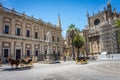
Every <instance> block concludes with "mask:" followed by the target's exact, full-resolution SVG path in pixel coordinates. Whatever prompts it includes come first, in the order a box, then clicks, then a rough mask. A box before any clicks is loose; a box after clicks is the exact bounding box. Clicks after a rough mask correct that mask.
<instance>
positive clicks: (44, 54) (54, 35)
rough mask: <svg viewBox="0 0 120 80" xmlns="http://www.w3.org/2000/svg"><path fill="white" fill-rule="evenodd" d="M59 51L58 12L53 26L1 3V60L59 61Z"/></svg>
mask: <svg viewBox="0 0 120 80" xmlns="http://www.w3.org/2000/svg"><path fill="white" fill-rule="evenodd" d="M62 53H63V51H62V29H61V21H60V16H59V15H58V25H52V24H51V23H47V22H44V21H42V20H41V19H36V18H34V17H33V16H28V15H26V14H25V13H24V12H23V13H20V12H17V11H15V10H14V8H13V9H8V8H6V7H4V6H3V5H2V4H0V59H2V61H3V62H5V61H6V59H7V58H9V57H10V58H13V59H16V60H17V59H24V58H25V57H34V58H35V59H37V60H60V56H61V55H62Z"/></svg>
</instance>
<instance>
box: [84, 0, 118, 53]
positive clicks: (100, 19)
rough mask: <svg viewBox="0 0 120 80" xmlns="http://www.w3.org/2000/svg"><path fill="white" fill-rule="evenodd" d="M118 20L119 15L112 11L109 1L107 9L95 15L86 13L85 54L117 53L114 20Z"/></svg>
mask: <svg viewBox="0 0 120 80" xmlns="http://www.w3.org/2000/svg"><path fill="white" fill-rule="evenodd" d="M119 18H120V14H119V13H118V12H117V11H116V8H114V10H112V5H111V3H110V0H109V1H108V3H107V7H104V10H103V11H98V13H97V14H93V15H92V16H90V15H89V13H88V12H87V20H88V25H87V27H86V29H85V30H84V31H86V32H87V33H86V35H85V37H86V44H85V45H86V53H88V54H90V55H96V54H99V53H102V52H107V53H118V52H119V45H118V39H117V30H118V29H117V26H116V25H115V22H116V20H118V19H119Z"/></svg>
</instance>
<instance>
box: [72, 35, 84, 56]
mask: <svg viewBox="0 0 120 80" xmlns="http://www.w3.org/2000/svg"><path fill="white" fill-rule="evenodd" d="M84 42H85V39H84V38H83V36H81V35H80V33H77V34H76V35H75V37H74V45H75V47H76V48H77V57H79V53H80V51H79V49H80V48H81V47H82V46H83V45H84Z"/></svg>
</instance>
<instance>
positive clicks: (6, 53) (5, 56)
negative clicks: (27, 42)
mask: <svg viewBox="0 0 120 80" xmlns="http://www.w3.org/2000/svg"><path fill="white" fill-rule="evenodd" d="M7 57H8V49H4V58H7Z"/></svg>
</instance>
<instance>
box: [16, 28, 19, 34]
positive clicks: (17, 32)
mask: <svg viewBox="0 0 120 80" xmlns="http://www.w3.org/2000/svg"><path fill="white" fill-rule="evenodd" d="M16 34H17V35H18V36H20V28H17V30H16Z"/></svg>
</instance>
